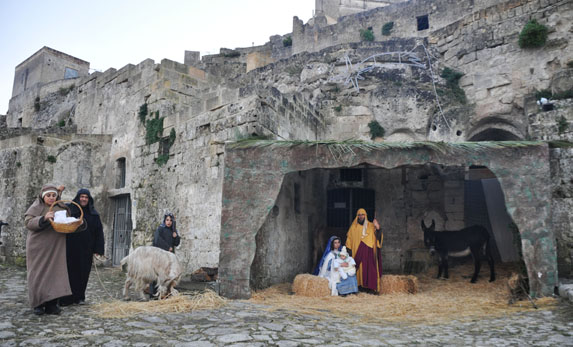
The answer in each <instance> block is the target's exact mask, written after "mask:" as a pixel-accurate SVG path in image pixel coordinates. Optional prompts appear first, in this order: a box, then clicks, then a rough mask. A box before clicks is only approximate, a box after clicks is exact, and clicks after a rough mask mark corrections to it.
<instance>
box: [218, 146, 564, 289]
mask: <svg viewBox="0 0 573 347" xmlns="http://www.w3.org/2000/svg"><path fill="white" fill-rule="evenodd" d="M361 163H367V164H371V165H375V166H378V167H383V168H395V167H399V166H403V165H422V164H426V163H434V164H441V165H465V166H471V165H483V166H487V167H488V168H490V170H491V171H492V172H494V174H495V175H496V177H498V179H499V182H500V184H501V186H502V188H503V191H504V193H505V194H506V208H507V211H508V213H509V214H510V216H511V217H512V219H513V221H514V222H515V224H516V225H517V226H518V228H519V230H520V233H521V239H522V249H523V257H524V261H525V264H526V266H527V269H528V275H529V279H530V287H531V294H532V295H534V296H537V295H550V294H552V293H553V289H554V287H555V285H556V284H557V263H556V251H555V244H554V237H553V231H552V229H551V219H550V216H551V213H550V212H551V211H550V209H551V206H550V201H551V199H550V197H551V192H550V182H549V178H550V175H549V151H548V147H547V144H545V143H542V142H480V143H432V142H419V143H417V142H416V143H379V144H365V143H358V142H357V143H333V142H279V141H246V142H240V143H236V144H230V145H227V146H226V155H225V175H224V178H223V197H222V198H223V199H222V200H223V206H222V216H221V241H220V256H219V279H220V292H221V294H222V295H223V296H226V297H229V298H249V297H250V295H251V289H250V287H249V279H250V268H251V266H250V265H251V263H252V261H253V258H254V255H255V252H256V242H255V236H256V234H257V231H258V230H259V228H260V227H261V225H262V224H263V222H264V221H265V218H266V217H267V215H268V213H269V212H270V211H271V210H272V208H273V207H274V205H275V200H276V198H277V195H278V193H279V190H280V187H281V184H282V181H283V178H284V176H285V175H286V174H287V173H289V172H294V171H303V170H309V169H314V168H339V167H352V166H356V165H358V164H361Z"/></svg>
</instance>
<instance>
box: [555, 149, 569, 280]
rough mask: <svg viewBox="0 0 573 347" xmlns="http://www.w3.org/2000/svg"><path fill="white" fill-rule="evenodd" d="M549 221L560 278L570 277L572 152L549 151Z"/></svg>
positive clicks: (562, 150)
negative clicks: (550, 197) (555, 240)
mask: <svg viewBox="0 0 573 347" xmlns="http://www.w3.org/2000/svg"><path fill="white" fill-rule="evenodd" d="M550 153H551V185H552V187H551V188H552V189H551V191H552V193H551V195H552V200H551V208H552V216H551V218H552V221H553V230H554V231H555V237H556V238H557V266H558V271H559V276H560V277H565V278H570V277H572V276H573V216H572V215H571V211H573V149H572V148H567V147H566V148H554V149H551V151H550Z"/></svg>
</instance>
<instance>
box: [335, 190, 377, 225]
mask: <svg viewBox="0 0 573 347" xmlns="http://www.w3.org/2000/svg"><path fill="white" fill-rule="evenodd" d="M374 197H375V194H374V190H372V189H362V188H339V189H332V190H329V191H328V193H327V206H326V224H327V226H329V227H339V228H348V227H349V226H350V223H352V221H353V220H354V217H356V211H358V209H359V208H364V209H365V210H366V214H367V215H368V220H370V221H372V219H373V218H374V211H375V200H374Z"/></svg>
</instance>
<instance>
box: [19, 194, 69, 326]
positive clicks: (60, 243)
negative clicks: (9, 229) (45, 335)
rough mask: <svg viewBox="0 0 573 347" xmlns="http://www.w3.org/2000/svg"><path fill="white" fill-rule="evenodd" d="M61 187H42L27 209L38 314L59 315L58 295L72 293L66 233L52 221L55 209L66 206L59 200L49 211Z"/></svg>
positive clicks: (31, 292)
mask: <svg viewBox="0 0 573 347" xmlns="http://www.w3.org/2000/svg"><path fill="white" fill-rule="evenodd" d="M58 188H61V189H58ZM58 188H56V186H54V185H45V186H43V187H42V192H41V193H40V196H39V197H38V198H37V199H36V200H34V203H33V204H32V206H30V207H29V208H28V210H27V211H26V219H25V223H26V228H28V230H29V231H28V237H27V239H26V267H27V270H28V299H29V301H30V305H31V306H32V307H33V308H34V313H35V314H37V315H42V314H44V313H47V314H59V313H60V312H61V309H60V307H59V306H58V298H60V297H63V296H67V295H71V294H72V290H71V289H70V283H69V280H68V269H67V265H66V234H61V233H58V232H56V231H55V230H54V229H53V228H52V225H51V224H50V221H49V219H52V220H53V219H54V212H55V211H60V210H65V209H67V207H66V206H65V205H64V204H63V203H58V204H57V205H55V206H54V208H53V209H52V211H50V212H48V211H49V210H50V206H51V205H52V204H53V203H54V202H55V201H57V200H59V199H60V192H61V190H63V186H60V187H58Z"/></svg>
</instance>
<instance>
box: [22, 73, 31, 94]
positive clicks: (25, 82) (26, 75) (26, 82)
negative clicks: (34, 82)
mask: <svg viewBox="0 0 573 347" xmlns="http://www.w3.org/2000/svg"><path fill="white" fill-rule="evenodd" d="M28 73H29V72H28V69H26V71H24V74H23V75H22V79H23V81H22V82H23V84H24V90H26V87H27V86H28Z"/></svg>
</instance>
